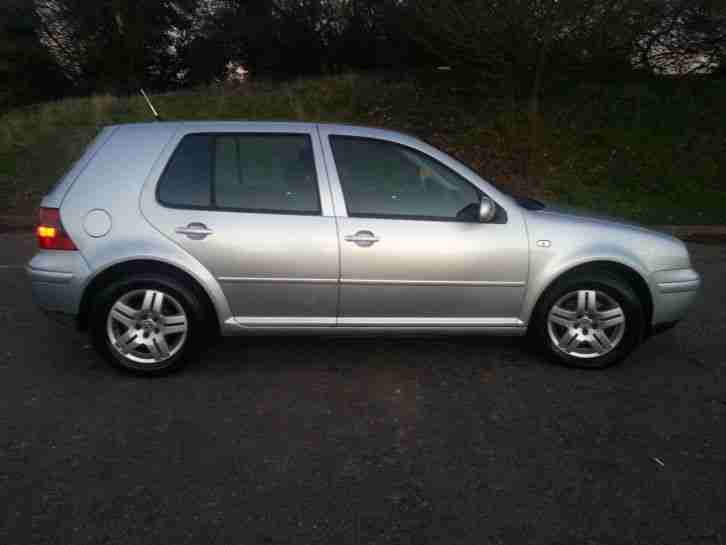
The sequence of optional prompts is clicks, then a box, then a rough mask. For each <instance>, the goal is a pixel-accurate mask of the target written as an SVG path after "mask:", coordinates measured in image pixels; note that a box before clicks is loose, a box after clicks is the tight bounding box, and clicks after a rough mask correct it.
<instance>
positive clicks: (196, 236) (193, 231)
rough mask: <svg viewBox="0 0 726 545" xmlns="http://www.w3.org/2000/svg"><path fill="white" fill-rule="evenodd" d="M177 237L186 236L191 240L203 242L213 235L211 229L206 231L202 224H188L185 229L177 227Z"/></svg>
mask: <svg viewBox="0 0 726 545" xmlns="http://www.w3.org/2000/svg"><path fill="white" fill-rule="evenodd" d="M175 231H176V233H177V234H179V235H186V236H187V237H189V238H190V239H192V240H203V239H205V238H207V237H208V236H209V235H211V234H212V233H214V231H212V230H211V229H208V228H207V226H206V225H204V224H203V223H196V222H194V223H190V224H189V225H187V226H186V227H177V228H176V229H175Z"/></svg>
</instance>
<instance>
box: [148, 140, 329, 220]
mask: <svg viewBox="0 0 726 545" xmlns="http://www.w3.org/2000/svg"><path fill="white" fill-rule="evenodd" d="M188 136H209V137H210V140H209V145H210V147H211V149H210V150H209V153H210V166H209V200H210V203H209V206H197V205H193V204H171V203H168V202H165V201H164V200H163V199H161V197H160V195H159V190H160V188H161V182H162V180H163V179H164V176H166V173H167V170H168V169H169V167H170V165H171V164H172V162H173V161H174V158H175V157H176V154H177V153H178V151H179V148H180V147H181V143H182V142H183V141H184V139H185V138H186V137H188ZM240 136H258V137H260V136H262V137H270V136H297V137H300V136H302V137H305V138H307V139H308V143H309V144H310V151H311V152H312V154H313V158H312V164H313V169H314V170H315V188H316V191H315V196H316V197H317V203H318V209H317V210H316V211H302V210H275V209H268V208H244V207H240V208H237V207H231V206H219V205H218V204H217V200H216V191H215V187H214V185H215V184H214V176H215V174H216V172H215V171H216V164H217V138H220V137H228V138H229V137H234V138H235V146H236V148H237V162H238V169H239V168H240V167H239V163H240V161H241V153H240V145H239V140H240V139H239V137H240ZM241 172H242V171H241V169H240V170H239V173H240V176H241ZM154 197H155V199H156V202H157V203H158V204H159V205H160V206H163V207H164V208H171V209H173V210H199V211H207V212H236V213H244V214H277V215H281V216H322V215H323V203H322V195H321V194H320V173H319V172H318V168H317V164H316V161H315V145H314V141H313V136H312V134H310V133H309V132H255V131H251V132H245V131H229V132H227V131H222V132H214V131H202V132H188V133H185V134H184V135H183V136H182V137H181V138H180V139H179V141H178V142H177V143H176V146H175V147H174V151H173V152H171V155H169V159H168V160H167V161H166V164H165V165H164V168H163V170H162V171H161V174H160V175H159V179H158V180H157V181H156V188H155V189H154Z"/></svg>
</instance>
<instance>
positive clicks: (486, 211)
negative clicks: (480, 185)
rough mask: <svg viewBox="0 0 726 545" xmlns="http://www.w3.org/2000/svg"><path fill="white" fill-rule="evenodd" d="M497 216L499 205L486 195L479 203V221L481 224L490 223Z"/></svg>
mask: <svg viewBox="0 0 726 545" xmlns="http://www.w3.org/2000/svg"><path fill="white" fill-rule="evenodd" d="M496 215H497V205H496V204H494V201H493V200H491V199H490V198H489V197H487V196H486V195H482V196H481V201H480V202H479V221H480V222H481V223H489V222H490V221H492V220H493V219H494V217H495V216H496Z"/></svg>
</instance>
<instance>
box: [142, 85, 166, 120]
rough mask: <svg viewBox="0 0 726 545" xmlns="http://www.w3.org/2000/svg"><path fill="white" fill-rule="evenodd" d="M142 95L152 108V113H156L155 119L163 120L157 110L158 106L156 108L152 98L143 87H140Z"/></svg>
mask: <svg viewBox="0 0 726 545" xmlns="http://www.w3.org/2000/svg"><path fill="white" fill-rule="evenodd" d="M140 91H141V96H142V97H144V100H146V104H148V105H149V109H151V113H152V114H154V119H155V120H156V121H161V116H160V115H159V112H157V111H156V108H154V105H153V104H152V103H151V99H149V96H148V95H147V94H146V92H145V91H144V89H143V88H141V89H140Z"/></svg>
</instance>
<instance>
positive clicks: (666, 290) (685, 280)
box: [652, 269, 701, 330]
mask: <svg viewBox="0 0 726 545" xmlns="http://www.w3.org/2000/svg"><path fill="white" fill-rule="evenodd" d="M652 281H653V284H654V285H655V288H656V294H655V297H654V301H653V329H654V330H663V329H667V326H669V325H671V324H674V323H676V322H678V321H680V320H681V319H683V317H684V316H685V315H686V313H687V312H688V309H690V308H691V306H692V305H693V303H694V301H695V300H696V298H697V297H698V293H699V291H700V289H701V275H699V274H698V273H697V272H696V271H694V270H693V269H673V270H667V271H658V272H656V273H653V276H652Z"/></svg>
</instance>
